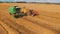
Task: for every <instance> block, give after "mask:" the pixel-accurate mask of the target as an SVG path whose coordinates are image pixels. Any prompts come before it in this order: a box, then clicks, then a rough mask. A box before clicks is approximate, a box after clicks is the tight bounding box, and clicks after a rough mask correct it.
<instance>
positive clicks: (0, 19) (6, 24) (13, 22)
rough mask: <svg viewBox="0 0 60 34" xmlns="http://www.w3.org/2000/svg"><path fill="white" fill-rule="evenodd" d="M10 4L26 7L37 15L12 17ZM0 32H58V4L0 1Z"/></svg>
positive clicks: (59, 8)
mask: <svg viewBox="0 0 60 34" xmlns="http://www.w3.org/2000/svg"><path fill="white" fill-rule="evenodd" d="M10 6H19V7H20V8H23V7H26V9H27V10H30V9H32V10H33V11H36V12H37V13H38V14H39V15H37V16H30V15H29V16H24V17H22V18H17V19H16V18H14V17H13V15H10V14H9V12H8V8H9V7H10ZM0 34H60V5H59V4H37V3H36V4H35V3H0Z"/></svg>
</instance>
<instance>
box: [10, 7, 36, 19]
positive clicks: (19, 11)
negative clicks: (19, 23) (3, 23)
mask: <svg viewBox="0 0 60 34" xmlns="http://www.w3.org/2000/svg"><path fill="white" fill-rule="evenodd" d="M9 14H10V15H13V16H14V18H19V17H23V16H28V15H31V16H36V15H37V12H34V11H33V10H29V11H27V9H26V8H25V7H23V8H20V7H18V6H11V7H9Z"/></svg>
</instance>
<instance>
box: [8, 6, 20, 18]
mask: <svg viewBox="0 0 60 34" xmlns="http://www.w3.org/2000/svg"><path fill="white" fill-rule="evenodd" d="M9 14H10V15H13V16H14V18H18V17H19V16H20V8H19V7H17V6H11V7H9Z"/></svg>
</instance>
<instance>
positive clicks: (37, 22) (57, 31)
mask: <svg viewBox="0 0 60 34" xmlns="http://www.w3.org/2000/svg"><path fill="white" fill-rule="evenodd" d="M23 19H25V20H27V21H30V22H32V23H34V24H37V25H39V26H42V27H44V28H47V29H50V30H52V31H54V32H56V33H58V34H60V30H57V29H55V28H53V27H49V25H48V24H44V23H42V22H40V21H37V20H36V21H34V20H33V19H32V18H23Z"/></svg>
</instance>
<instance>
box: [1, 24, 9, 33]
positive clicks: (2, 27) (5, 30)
mask: <svg viewBox="0 0 60 34" xmlns="http://www.w3.org/2000/svg"><path fill="white" fill-rule="evenodd" d="M0 26H1V27H2V28H3V29H4V30H5V31H6V33H7V34H9V32H8V31H7V30H6V29H5V28H4V26H3V25H1V24H0Z"/></svg>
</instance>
